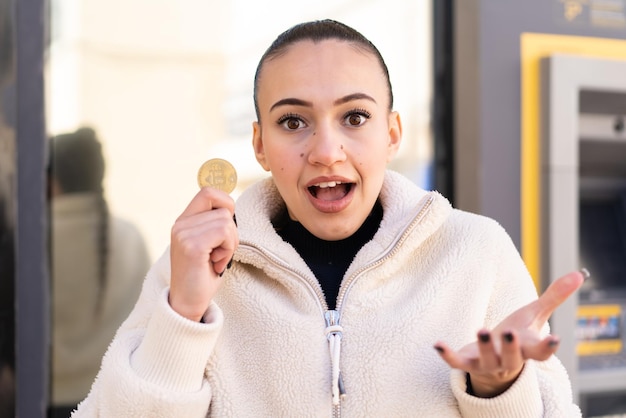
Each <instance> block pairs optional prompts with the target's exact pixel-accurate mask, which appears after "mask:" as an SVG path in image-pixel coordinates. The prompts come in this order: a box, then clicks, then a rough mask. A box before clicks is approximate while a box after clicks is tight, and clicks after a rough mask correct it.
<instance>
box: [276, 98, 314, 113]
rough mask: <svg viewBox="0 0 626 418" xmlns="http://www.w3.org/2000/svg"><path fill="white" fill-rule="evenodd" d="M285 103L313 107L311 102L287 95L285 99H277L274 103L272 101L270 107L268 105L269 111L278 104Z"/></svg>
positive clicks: (283, 104)
mask: <svg viewBox="0 0 626 418" xmlns="http://www.w3.org/2000/svg"><path fill="white" fill-rule="evenodd" d="M285 105H292V106H293V105H295V106H306V107H313V103H311V102H307V101H306V100H300V99H296V98H294V97H288V98H286V99H281V100H279V101H277V102H276V103H274V104H273V105H272V107H270V112H271V111H272V110H274V109H275V108H277V107H279V106H285Z"/></svg>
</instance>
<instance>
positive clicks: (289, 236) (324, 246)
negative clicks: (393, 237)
mask: <svg viewBox="0 0 626 418" xmlns="http://www.w3.org/2000/svg"><path fill="white" fill-rule="evenodd" d="M382 218H383V208H382V205H381V204H380V202H378V201H377V202H376V204H375V205H374V209H372V212H371V213H370V215H369V216H368V217H367V218H366V219H365V222H363V225H361V227H360V228H359V229H358V230H357V231H356V232H355V233H354V234H352V235H351V236H349V237H348V238H345V239H342V240H339V241H325V240H323V239H319V238H317V237H316V236H315V235H313V234H311V233H310V232H309V231H308V230H307V229H306V228H304V227H303V226H302V224H301V223H300V222H297V221H293V220H291V219H290V218H289V215H288V214H287V211H285V213H284V214H283V217H282V218H281V219H279V220H278V223H279V224H280V227H277V228H276V229H277V232H278V235H280V236H281V237H282V239H283V240H285V241H286V242H288V243H289V244H291V245H292V246H293V247H294V248H295V249H296V251H297V252H298V254H300V256H301V257H302V259H303V260H304V261H305V262H306V263H307V265H308V266H309V268H310V269H311V270H312V271H313V274H315V277H316V278H317V280H318V281H319V283H320V285H321V287H322V290H323V291H324V295H325V296H326V302H327V303H328V307H329V309H335V303H336V301H337V295H338V294H339V286H340V285H341V280H342V279H343V276H344V275H345V273H346V270H347V269H348V267H349V266H350V263H351V262H352V260H353V259H354V256H355V255H356V253H357V252H359V250H360V249H361V247H363V245H365V244H366V243H367V242H368V241H370V240H371V239H372V237H374V234H375V233H376V231H377V230H378V227H379V226H380V221H381V220H382Z"/></svg>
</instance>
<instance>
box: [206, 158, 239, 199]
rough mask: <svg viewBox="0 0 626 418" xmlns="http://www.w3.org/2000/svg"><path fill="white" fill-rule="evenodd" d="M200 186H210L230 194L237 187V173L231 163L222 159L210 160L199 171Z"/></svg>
mask: <svg viewBox="0 0 626 418" xmlns="http://www.w3.org/2000/svg"><path fill="white" fill-rule="evenodd" d="M198 185H199V186H200V187H206V186H210V187H213V188H215V189H219V190H222V191H223V192H226V193H230V192H232V191H233V190H235V186H236V185H237V171H236V170H235V167H233V165H232V164H231V163H229V162H228V161H226V160H222V159H221V158H213V159H210V160H208V161H206V162H204V164H202V165H201V166H200V170H198Z"/></svg>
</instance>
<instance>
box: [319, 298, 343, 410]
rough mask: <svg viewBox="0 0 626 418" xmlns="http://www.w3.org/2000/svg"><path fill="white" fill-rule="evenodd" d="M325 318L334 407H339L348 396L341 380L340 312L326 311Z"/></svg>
mask: <svg viewBox="0 0 626 418" xmlns="http://www.w3.org/2000/svg"><path fill="white" fill-rule="evenodd" d="M324 317H325V319H326V330H325V331H324V332H325V334H326V338H327V339H328V349H329V351H330V365H331V376H332V381H331V390H332V394H333V405H339V400H340V399H343V398H344V397H345V395H346V391H345V388H344V385H343V379H342V378H341V371H340V369H339V360H340V356H341V338H342V337H343V328H342V327H341V325H339V312H337V311H335V310H330V311H326V313H325V314H324Z"/></svg>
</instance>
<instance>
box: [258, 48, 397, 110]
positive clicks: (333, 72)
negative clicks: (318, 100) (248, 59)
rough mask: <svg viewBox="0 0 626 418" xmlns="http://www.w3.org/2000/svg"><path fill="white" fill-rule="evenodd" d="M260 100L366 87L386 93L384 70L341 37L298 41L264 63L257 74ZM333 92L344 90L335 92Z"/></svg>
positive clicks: (375, 91)
mask: <svg viewBox="0 0 626 418" xmlns="http://www.w3.org/2000/svg"><path fill="white" fill-rule="evenodd" d="M258 87H259V100H263V96H266V97H267V98H270V97H272V96H281V95H283V94H290V95H296V96H295V97H297V95H298V94H308V93H321V91H319V89H320V88H323V89H324V90H333V89H335V90H337V89H339V90H342V87H344V88H345V90H346V91H348V90H349V91H350V93H353V92H356V91H361V90H367V91H371V94H383V95H385V96H386V94H387V84H386V79H385V76H384V73H383V70H382V68H381V66H380V64H379V62H378V60H377V59H376V57H375V56H374V55H373V54H372V53H371V52H369V51H366V50H365V49H363V48H360V47H356V46H355V44H353V43H350V42H346V41H340V40H324V41H321V42H313V41H299V42H297V43H294V44H292V45H290V46H289V48H288V49H286V50H285V51H284V52H283V53H282V54H280V55H278V56H275V57H273V58H272V59H271V60H268V61H267V62H265V64H264V65H263V68H262V69H261V73H260V77H259V85H258ZM336 94H343V93H340V92H337V93H336Z"/></svg>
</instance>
